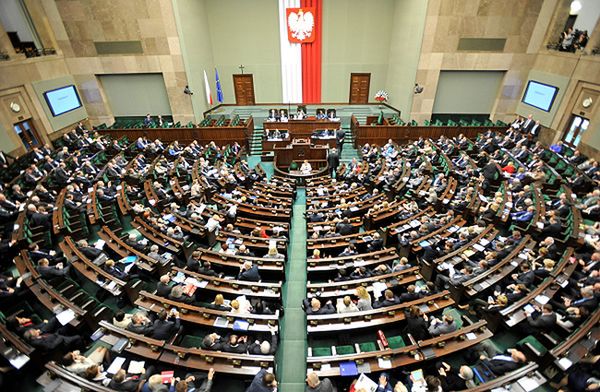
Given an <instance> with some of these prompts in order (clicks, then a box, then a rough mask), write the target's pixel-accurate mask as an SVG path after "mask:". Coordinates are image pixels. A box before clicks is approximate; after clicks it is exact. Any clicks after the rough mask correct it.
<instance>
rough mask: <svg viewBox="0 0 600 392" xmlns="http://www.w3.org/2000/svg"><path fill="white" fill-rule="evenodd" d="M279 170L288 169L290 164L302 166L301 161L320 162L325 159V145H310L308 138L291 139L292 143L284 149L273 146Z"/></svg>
mask: <svg viewBox="0 0 600 392" xmlns="http://www.w3.org/2000/svg"><path fill="white" fill-rule="evenodd" d="M273 151H274V152H275V156H276V157H277V166H279V168H288V167H289V166H290V165H291V164H292V162H294V161H296V162H298V163H299V165H298V166H300V165H301V164H302V161H304V160H308V161H309V162H310V161H322V160H326V159H327V145H315V146H312V145H311V144H310V138H297V139H292V143H291V144H288V145H287V146H284V147H279V146H274V148H273Z"/></svg>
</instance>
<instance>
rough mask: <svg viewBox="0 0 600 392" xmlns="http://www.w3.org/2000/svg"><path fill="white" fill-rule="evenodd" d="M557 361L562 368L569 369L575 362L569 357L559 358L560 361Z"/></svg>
mask: <svg viewBox="0 0 600 392" xmlns="http://www.w3.org/2000/svg"><path fill="white" fill-rule="evenodd" d="M556 363H557V364H558V366H559V367H560V368H561V369H562V370H567V369H568V368H570V367H571V366H572V365H573V362H571V360H570V359H569V358H567V357H564V358H561V359H559V360H558V361H556Z"/></svg>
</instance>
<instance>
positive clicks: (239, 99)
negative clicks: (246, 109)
mask: <svg viewBox="0 0 600 392" xmlns="http://www.w3.org/2000/svg"><path fill="white" fill-rule="evenodd" d="M233 89H234V90H235V103H236V105H254V104H255V102H254V79H253V78H252V74H243V75H233Z"/></svg>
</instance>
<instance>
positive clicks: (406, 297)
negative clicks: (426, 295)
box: [399, 284, 421, 302]
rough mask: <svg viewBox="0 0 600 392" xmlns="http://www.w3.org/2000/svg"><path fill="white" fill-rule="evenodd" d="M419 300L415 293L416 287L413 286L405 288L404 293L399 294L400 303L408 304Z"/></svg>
mask: <svg viewBox="0 0 600 392" xmlns="http://www.w3.org/2000/svg"><path fill="white" fill-rule="evenodd" d="M419 298H421V295H420V294H419V293H417V287H416V286H415V285H414V284H411V285H409V286H408V287H407V288H406V293H402V294H400V298H399V300H400V302H410V301H414V300H417V299H419Z"/></svg>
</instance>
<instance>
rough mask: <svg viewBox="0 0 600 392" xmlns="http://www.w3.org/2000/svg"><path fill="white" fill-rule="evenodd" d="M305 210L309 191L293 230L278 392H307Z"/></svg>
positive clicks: (299, 203)
mask: <svg viewBox="0 0 600 392" xmlns="http://www.w3.org/2000/svg"><path fill="white" fill-rule="evenodd" d="M263 165H264V164H263ZM305 210H306V190H305V189H304V188H298V190H297V196H296V200H295V201H294V205H293V217H292V224H291V228H290V245H289V248H288V259H287V264H286V271H285V272H286V282H285V284H284V287H283V306H284V308H285V315H284V317H283V320H282V321H281V345H280V347H279V352H278V355H277V377H278V381H279V384H280V385H281V387H280V388H279V390H281V391H285V392H294V391H298V392H302V391H304V387H305V379H306V315H305V314H304V311H303V310H302V308H301V304H302V300H303V299H304V298H305V297H306V221H305V219H304V212H305Z"/></svg>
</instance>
